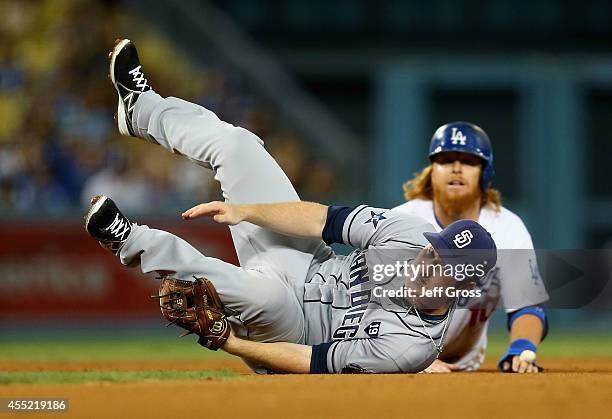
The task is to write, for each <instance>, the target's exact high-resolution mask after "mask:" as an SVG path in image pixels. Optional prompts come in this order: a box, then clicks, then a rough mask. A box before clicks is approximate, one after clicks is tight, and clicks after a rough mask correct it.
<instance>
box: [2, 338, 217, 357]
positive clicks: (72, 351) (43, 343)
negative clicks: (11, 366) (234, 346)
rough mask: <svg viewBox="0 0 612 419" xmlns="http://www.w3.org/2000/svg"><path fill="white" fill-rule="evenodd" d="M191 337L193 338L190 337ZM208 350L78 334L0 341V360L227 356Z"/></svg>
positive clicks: (172, 342)
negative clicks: (99, 338)
mask: <svg viewBox="0 0 612 419" xmlns="http://www.w3.org/2000/svg"><path fill="white" fill-rule="evenodd" d="M191 340H194V339H191ZM228 356H229V355H226V354H225V353H224V352H222V351H216V352H214V351H209V350H208V349H205V348H203V347H201V346H200V345H198V344H197V343H195V341H193V342H192V341H190V340H189V338H184V339H183V340H179V339H168V338H155V337H147V338H125V339H121V340H114V339H111V340H98V339H83V338H78V337H70V338H66V339H62V338H45V339H31V338H30V339H11V340H8V341H6V340H3V341H1V342H0V360H31V361H115V360H156V359H214V358H224V357H228Z"/></svg>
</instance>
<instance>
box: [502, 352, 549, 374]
mask: <svg viewBox="0 0 612 419" xmlns="http://www.w3.org/2000/svg"><path fill="white" fill-rule="evenodd" d="M502 369H503V370H504V371H505V372H510V371H512V372H518V373H519V374H522V373H537V372H540V368H539V367H538V366H537V365H536V364H534V363H533V362H526V361H523V360H521V358H520V357H519V356H518V355H516V356H514V357H512V364H510V362H504V364H503V365H502Z"/></svg>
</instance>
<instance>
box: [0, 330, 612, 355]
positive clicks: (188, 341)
mask: <svg viewBox="0 0 612 419" xmlns="http://www.w3.org/2000/svg"><path fill="white" fill-rule="evenodd" d="M507 345H508V340H507V335H504V334H499V333H495V334H491V335H490V336H489V346H488V356H492V357H497V356H499V355H501V354H502V353H503V352H505V350H506V348H507ZM541 353H542V355H545V356H547V357H560V356H567V357H571V356H589V357H590V356H595V357H596V356H612V336H610V334H595V333H585V334H579V333H571V334H570V333H561V334H556V335H551V336H549V337H548V338H547V339H546V340H545V341H544V343H543V345H542V347H541ZM228 357H230V355H227V354H225V353H224V352H223V351H216V352H213V351H209V350H207V349H204V348H202V347H201V346H200V345H198V344H196V342H195V338H193V337H186V338H183V339H178V338H175V337H174V336H172V337H168V336H160V335H155V334H150V335H147V334H144V335H142V336H135V335H127V336H121V337H109V336H108V335H106V336H97V337H96V336H91V335H88V336H85V335H74V334H73V335H68V336H67V337H66V336H45V337H41V338H33V337H19V336H8V337H7V336H4V337H3V338H0V361H5V362H6V361H9V362H10V361H20V362H23V361H39V362H40V361H43V362H44V361H51V362H87V361H122V360H125V361H130V360H178V359H181V360H208V359H223V358H228Z"/></svg>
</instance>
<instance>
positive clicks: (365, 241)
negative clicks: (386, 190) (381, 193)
mask: <svg viewBox="0 0 612 419" xmlns="http://www.w3.org/2000/svg"><path fill="white" fill-rule="evenodd" d="M426 231H434V230H433V227H432V226H431V225H430V224H429V223H428V222H427V221H425V220H424V219H422V218H420V217H415V216H412V215H407V214H403V213H401V212H398V211H395V210H389V209H384V208H375V207H370V206H367V205H360V206H358V207H356V208H355V209H354V210H353V211H351V213H350V214H349V215H348V217H347V218H346V220H345V221H344V226H343V228H342V241H343V242H344V243H345V244H348V245H350V246H353V247H358V248H361V249H366V248H368V247H371V246H377V247H383V246H384V247H388V248H405V247H415V248H421V247H423V246H425V245H426V244H427V241H426V239H425V238H424V237H423V233H424V232H426Z"/></svg>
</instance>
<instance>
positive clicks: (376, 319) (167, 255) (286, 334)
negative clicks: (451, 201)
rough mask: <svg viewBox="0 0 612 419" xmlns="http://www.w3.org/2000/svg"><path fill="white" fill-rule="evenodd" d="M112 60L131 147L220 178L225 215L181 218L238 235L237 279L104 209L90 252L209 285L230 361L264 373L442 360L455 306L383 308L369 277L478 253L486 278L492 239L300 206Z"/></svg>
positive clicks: (92, 214) (429, 282) (401, 303)
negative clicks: (389, 257) (396, 265)
mask: <svg viewBox="0 0 612 419" xmlns="http://www.w3.org/2000/svg"><path fill="white" fill-rule="evenodd" d="M110 58H111V64H110V77H111V81H112V82H113V84H114V86H115V88H116V89H117V92H118V95H119V103H118V125H119V130H120V132H121V134H123V135H128V136H134V137H141V138H143V139H145V140H147V141H150V142H152V143H154V144H159V145H161V146H163V147H164V148H166V149H167V150H169V151H170V152H173V153H178V154H181V155H183V156H185V157H187V158H189V159H191V160H192V161H194V162H195V163H197V164H200V165H202V166H205V167H208V168H210V169H212V170H213V171H214V173H215V178H216V179H217V180H218V181H219V182H220V184H221V189H222V192H223V196H224V199H225V202H213V203H208V204H201V205H198V206H196V207H194V208H192V209H191V210H188V211H186V212H185V213H184V214H183V218H185V219H193V218H197V217H199V216H210V217H212V218H213V220H215V221H216V222H220V223H224V224H227V225H230V230H231V235H232V239H233V241H234V245H235V248H236V252H237V255H238V259H239V262H240V267H237V266H234V265H232V264H229V263H226V262H223V261H221V260H218V259H214V258H210V257H207V256H205V255H203V254H202V253H200V252H199V251H198V250H197V249H195V248H194V247H192V246H191V245H190V244H188V243H187V242H185V241H184V240H182V239H181V238H179V237H177V236H174V235H172V234H170V233H168V232H165V231H160V230H155V229H152V228H149V227H147V226H144V225H138V224H136V223H131V222H130V221H129V220H128V219H127V218H126V217H125V216H124V215H123V214H122V213H121V212H120V211H119V209H118V208H117V206H116V205H115V203H114V202H113V201H112V200H111V199H110V198H108V197H105V196H97V197H95V198H94V199H93V200H92V207H91V208H90V210H89V212H88V214H87V216H86V219H85V228H86V230H87V231H88V232H89V234H90V235H91V236H92V237H93V238H95V239H96V240H98V241H99V242H100V243H101V244H102V245H103V246H105V247H106V248H108V249H109V250H110V251H112V252H113V253H114V254H116V255H117V257H118V258H119V260H120V262H121V263H122V264H124V265H126V266H140V269H141V270H142V271H143V272H145V273H147V272H159V273H162V274H171V275H172V276H173V277H176V278H178V279H180V280H184V281H193V279H194V277H195V276H198V277H206V278H207V279H208V280H209V281H210V282H211V283H212V284H213V285H214V288H215V289H216V292H217V293H218V296H219V298H220V299H221V301H222V302H223V305H224V310H225V312H226V315H227V316H228V321H229V323H230V325H231V329H232V332H233V333H232V334H231V335H230V336H229V338H228V339H227V341H226V342H225V344H224V345H223V346H222V349H223V350H225V351H227V352H229V353H232V354H234V355H237V356H240V357H242V358H243V359H244V360H245V361H246V362H247V364H248V365H249V366H251V368H253V369H254V370H255V371H256V372H266V371H276V372H288V373H339V372H388V373H389V372H418V371H421V370H423V369H424V368H426V367H427V366H428V365H430V364H431V363H432V362H433V360H434V359H436V357H437V356H438V355H439V353H440V351H441V350H442V344H443V334H444V330H445V328H446V325H447V324H448V319H449V317H450V316H451V314H452V307H453V306H454V301H455V299H454V298H447V299H442V300H441V301H443V303H441V304H438V305H437V306H435V307H431V306H426V305H423V304H421V303H420V301H421V300H419V299H418V298H409V297H405V298H399V299H397V298H387V299H385V298H383V299H380V298H375V296H374V294H375V293H374V291H373V290H374V288H375V287H376V284H375V281H374V280H373V278H372V272H373V271H374V270H375V267H374V263H375V262H376V261H379V260H380V259H379V258H377V257H375V256H374V255H376V254H377V253H381V252H395V253H399V254H401V255H402V259H403V260H404V261H408V262H410V263H413V264H414V263H428V264H431V265H440V264H441V263H442V262H443V261H444V262H446V261H447V257H446V256H444V255H446V254H451V253H452V252H455V253H452V254H453V255H455V256H456V255H457V254H458V253H457V252H462V253H461V254H462V255H463V254H467V253H466V252H468V251H469V250H472V249H479V253H478V255H479V256H478V260H477V261H475V262H479V263H480V264H484V265H483V266H485V267H486V268H485V271H488V270H489V269H491V268H492V267H493V266H494V265H495V263H496V250H495V244H494V242H493V239H492V238H491V236H490V234H488V232H487V231H486V230H485V229H484V228H482V227H481V226H480V225H479V224H478V223H476V222H474V221H468V220H461V221H458V222H456V223H454V224H452V225H449V226H448V227H447V228H446V229H444V230H443V231H441V232H439V233H436V232H435V230H434V228H433V227H432V226H431V225H430V224H429V223H427V222H426V221H424V220H423V219H421V218H419V217H413V216H406V215H403V214H400V213H397V212H395V211H392V210H386V209H381V208H373V207H369V206H366V205H360V206H358V207H355V208H348V207H334V206H331V207H328V206H325V205H321V204H316V203H309V202H300V199H299V197H298V195H297V193H296V191H295V190H294V188H293V186H292V185H291V183H290V182H289V180H288V178H287V177H286V176H285V174H284V173H283V172H282V170H281V169H280V167H279V166H278V164H277V163H276V162H275V161H274V159H273V158H272V157H271V156H270V155H269V154H268V153H267V152H266V150H265V149H264V147H263V142H262V141H261V140H260V139H259V138H258V137H257V136H256V135H254V134H253V133H251V132H249V131H247V130H245V129H243V128H239V127H235V126H233V125H230V124H228V123H225V122H222V121H221V120H219V119H218V118H217V116H216V115H215V114H214V113H213V112H211V111H209V110H207V109H205V108H203V107H201V106H198V105H195V104H192V103H189V102H186V101H184V100H181V99H177V98H172V97H170V98H162V97H161V96H159V95H158V94H157V93H155V92H154V91H153V90H152V89H151V87H150V86H149V85H148V82H147V80H146V78H145V76H144V74H143V72H142V68H141V65H140V62H139V60H138V55H137V52H136V48H135V46H134V45H133V44H132V43H131V42H130V41H129V40H126V39H124V40H121V41H118V43H117V44H116V45H115V47H114V49H113V51H112V52H111V55H110ZM333 242H339V243H345V244H349V245H352V246H354V247H356V250H355V251H354V252H352V253H351V254H349V255H348V256H339V255H335V254H334V253H333V251H332V250H331V249H330V248H329V247H328V246H327V244H330V243H333ZM449 252H451V253H449ZM448 260H449V261H450V257H449V258H448ZM449 263H452V262H449ZM415 279H416V281H415ZM447 279H448V278H447V276H444V275H437V276H436V275H432V276H427V275H426V274H420V275H416V276H414V277H412V278H411V280H412V281H411V283H413V284H418V285H419V286H420V287H421V286H422V288H423V290H430V289H432V288H433V287H434V286H437V285H439V284H442V283H444V284H447V283H448V281H447ZM401 280H402V282H404V281H405V282H406V283H408V282H410V281H408V279H407V278H406V279H404V278H401ZM453 281H454V278H453ZM447 288H448V287H447ZM383 300H384V301H383ZM385 302H386V303H388V304H385Z"/></svg>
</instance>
